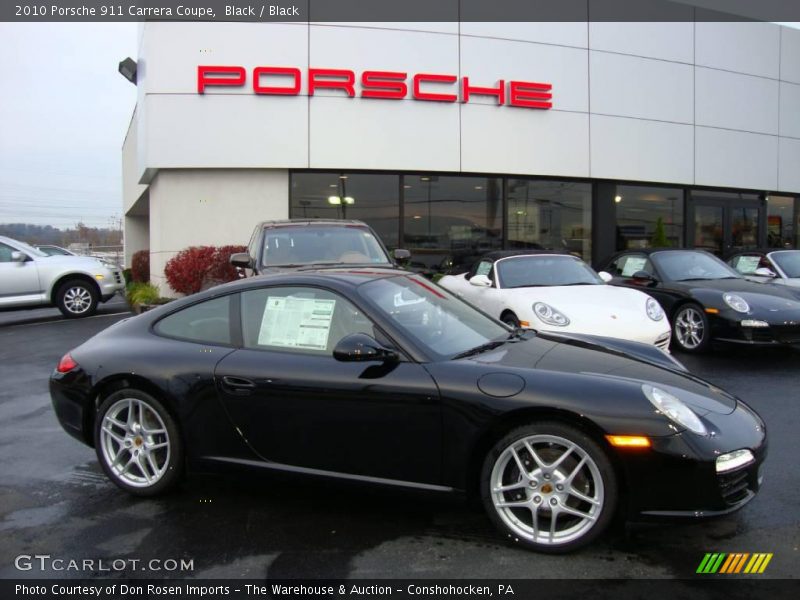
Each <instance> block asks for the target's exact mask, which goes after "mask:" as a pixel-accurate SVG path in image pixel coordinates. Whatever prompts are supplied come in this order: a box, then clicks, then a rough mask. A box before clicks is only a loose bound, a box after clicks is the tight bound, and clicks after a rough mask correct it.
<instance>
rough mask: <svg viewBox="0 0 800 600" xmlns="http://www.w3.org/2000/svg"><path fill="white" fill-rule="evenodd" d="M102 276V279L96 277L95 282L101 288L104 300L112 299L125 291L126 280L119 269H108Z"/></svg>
mask: <svg viewBox="0 0 800 600" xmlns="http://www.w3.org/2000/svg"><path fill="white" fill-rule="evenodd" d="M102 276H103V278H102V279H97V277H95V281H96V282H97V285H98V286H99V287H100V295H101V296H102V297H103V298H111V297H112V296H113V295H114V294H116V293H117V292H122V291H124V290H125V278H124V277H123V276H122V271H120V270H119V269H106V270H105V272H103V273H102Z"/></svg>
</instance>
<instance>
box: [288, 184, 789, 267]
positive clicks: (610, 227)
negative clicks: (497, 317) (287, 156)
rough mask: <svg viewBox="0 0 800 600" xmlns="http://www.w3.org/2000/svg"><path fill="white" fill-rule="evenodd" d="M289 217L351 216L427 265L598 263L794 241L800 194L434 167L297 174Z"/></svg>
mask: <svg viewBox="0 0 800 600" xmlns="http://www.w3.org/2000/svg"><path fill="white" fill-rule="evenodd" d="M290 217H292V218H333V219H358V220H361V221H365V222H366V223H368V224H369V225H370V226H372V227H373V229H375V231H376V232H377V233H378V234H379V235H380V236H381V238H382V239H383V241H384V243H385V244H386V245H387V246H388V247H389V248H401V247H402V248H407V249H408V250H410V251H411V252H412V264H413V265H414V266H416V267H420V268H425V269H429V270H431V271H432V272H437V271H442V270H446V269H448V268H450V267H453V266H460V265H463V264H467V263H469V262H470V261H472V260H474V258H475V257H477V256H479V255H481V254H483V253H484V252H487V251H490V250H497V249H525V248H552V249H560V250H565V251H568V252H572V253H575V254H577V255H579V256H581V257H582V258H584V259H585V260H587V261H589V262H594V263H597V262H598V261H600V260H603V259H604V258H606V257H608V256H609V255H611V254H612V253H614V252H616V251H619V250H625V249H628V248H651V247H696V248H704V249H706V250H709V251H711V252H713V253H715V254H717V255H720V256H722V255H724V254H726V253H727V252H730V251H732V250H735V249H739V248H786V247H790V248H794V247H798V242H800V228H798V225H799V224H800V196H790V195H784V194H772V193H768V192H753V191H738V190H722V189H707V188H696V187H680V186H675V185H657V184H647V183H639V182H614V181H597V180H596V181H589V180H569V179H551V178H540V177H514V176H494V175H477V174H476V175H466V174H457V175H456V174H452V175H451V174H442V173H384V172H358V171H345V172H340V171H294V172H292V174H291V179H290Z"/></svg>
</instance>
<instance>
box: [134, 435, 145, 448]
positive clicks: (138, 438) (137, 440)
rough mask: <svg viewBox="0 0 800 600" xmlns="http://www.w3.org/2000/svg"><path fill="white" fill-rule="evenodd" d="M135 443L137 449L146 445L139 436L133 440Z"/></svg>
mask: <svg viewBox="0 0 800 600" xmlns="http://www.w3.org/2000/svg"><path fill="white" fill-rule="evenodd" d="M133 443H134V444H135V445H136V447H137V448H138V447H139V446H141V445H142V444H144V440H143V439H142V438H140V437H138V436H137V437H136V438H134V440H133Z"/></svg>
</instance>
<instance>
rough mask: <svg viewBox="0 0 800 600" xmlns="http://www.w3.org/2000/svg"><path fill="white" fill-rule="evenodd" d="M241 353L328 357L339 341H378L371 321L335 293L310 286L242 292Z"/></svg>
mask: <svg viewBox="0 0 800 600" xmlns="http://www.w3.org/2000/svg"><path fill="white" fill-rule="evenodd" d="M242 333H243V337H244V346H245V348H251V349H260V350H273V351H280V352H299V353H303V354H315V355H319V356H323V355H326V356H330V355H332V354H333V349H334V347H335V346H336V344H338V343H339V340H341V339H342V338H343V337H345V336H348V335H350V334H352V333H366V334H367V335H370V336H373V337H377V335H376V331H375V327H374V326H373V324H372V322H371V321H370V320H369V319H368V318H367V317H366V316H365V315H364V314H363V313H362V312H361V311H360V310H358V308H356V307H355V306H354V305H353V304H352V303H350V302H349V301H347V300H345V299H344V298H342V297H341V296H339V295H338V294H334V293H333V292H329V291H327V290H322V289H319V288H312V287H273V288H263V289H259V290H250V291H247V292H243V293H242Z"/></svg>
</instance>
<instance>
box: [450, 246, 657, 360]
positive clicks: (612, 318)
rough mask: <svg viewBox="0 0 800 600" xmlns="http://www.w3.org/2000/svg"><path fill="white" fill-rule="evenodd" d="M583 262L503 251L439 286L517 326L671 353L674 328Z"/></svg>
mask: <svg viewBox="0 0 800 600" xmlns="http://www.w3.org/2000/svg"><path fill="white" fill-rule="evenodd" d="M610 279H611V276H610V275H608V274H607V273H600V274H599V275H598V274H597V273H596V272H595V271H594V270H593V269H592V268H591V267H590V266H589V265H587V264H586V263H585V262H583V261H582V260H581V259H580V258H577V257H575V256H572V255H571V254H563V253H557V252H553V251H548V250H526V251H513V250H512V251H497V252H490V253H488V254H485V255H484V256H483V257H481V258H480V259H479V260H478V261H477V262H476V263H475V264H474V265H473V266H472V268H471V269H470V270H469V271H468V272H467V273H463V274H460V275H446V276H444V277H442V278H441V279H440V280H439V285H441V286H442V287H444V288H446V289H448V290H450V291H451V292H453V293H454V294H456V295H458V296H460V297H461V298H463V299H464V300H466V301H467V302H469V303H471V304H473V305H475V306H477V307H478V308H480V309H481V310H483V311H484V312H485V313H488V314H490V315H492V316H494V317H497V318H499V319H500V320H501V321H503V322H504V323H507V324H508V325H511V326H513V327H525V328H530V329H538V330H544V331H553V332H564V333H584V334H590V335H600V336H605V337H614V338H622V339H626V340H633V341H637V342H644V343H647V344H655V345H656V346H658V347H659V348H661V349H663V350H666V349H667V348H668V347H669V341H670V325H669V321H668V320H667V317H666V316H665V315H664V311H663V310H662V309H661V306H660V305H659V304H658V302H656V301H655V300H654V299H653V298H651V297H650V296H648V295H647V294H645V293H643V292H639V291H637V290H632V289H628V288H623V287H616V286H611V285H607V283H606V282H607V281H609V280H610Z"/></svg>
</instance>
